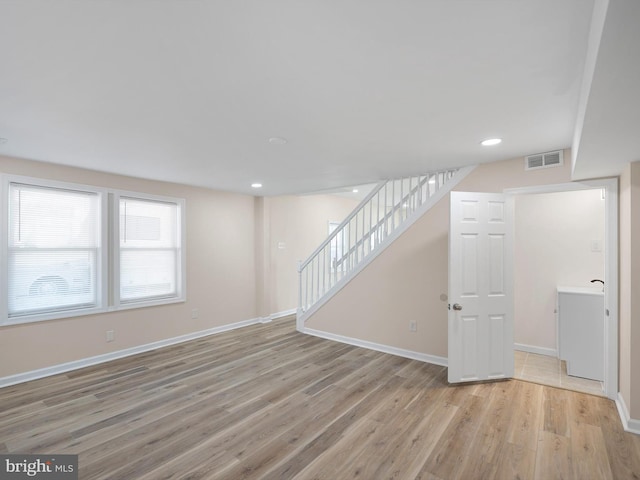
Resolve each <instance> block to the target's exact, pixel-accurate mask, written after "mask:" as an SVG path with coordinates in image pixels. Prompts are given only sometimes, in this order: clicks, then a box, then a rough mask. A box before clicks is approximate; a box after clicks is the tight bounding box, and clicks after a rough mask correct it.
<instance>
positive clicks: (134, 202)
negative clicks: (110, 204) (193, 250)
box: [118, 196, 182, 304]
mask: <svg viewBox="0 0 640 480" xmlns="http://www.w3.org/2000/svg"><path fill="white" fill-rule="evenodd" d="M180 207H181V205H180V203H178V202H171V201H159V200H151V199H148V198H136V197H128V196H121V197H120V198H119V202H118V210H119V257H120V262H119V283H120V288H119V301H120V303H121V304H128V303H135V302H142V301H144V302H146V301H149V300H155V299H163V298H176V297H179V296H180V294H181V281H180V279H181V263H182V261H181V234H180V233H181V228H180V217H181V215H180V213H181V208H180Z"/></svg>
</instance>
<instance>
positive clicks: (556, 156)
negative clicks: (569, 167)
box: [524, 150, 563, 170]
mask: <svg viewBox="0 0 640 480" xmlns="http://www.w3.org/2000/svg"><path fill="white" fill-rule="evenodd" d="M562 164H563V157H562V150H557V151H555V152H546V153H536V154H535V155H529V156H528V157H525V158H524V169H525V170H536V169H538V168H548V167H559V166H560V165H562Z"/></svg>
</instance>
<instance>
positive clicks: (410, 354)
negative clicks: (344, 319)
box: [300, 327, 448, 367]
mask: <svg viewBox="0 0 640 480" xmlns="http://www.w3.org/2000/svg"><path fill="white" fill-rule="evenodd" d="M300 331H301V332H302V333H306V334H308V335H313V336H315V337H320V338H325V339H327V340H333V341H336V342H340V343H346V344H349V345H353V346H355V347H362V348H368V349H369V350H375V351H377V352H383V353H390V354H392V355H398V356H399V357H405V358H410V359H412V360H419V361H421V362H426V363H433V364H435V365H441V366H443V367H446V366H447V365H448V360H447V359H446V358H445V357H438V356H436V355H428V354H426V353H420V352H414V351H412V350H405V349H403V348H396V347H391V346H389V345H382V344H380V343H374V342H368V341H366V340H360V339H358V338H352V337H345V336H344V335H337V334H335V333H329V332H323V331H321V330H315V329H313V328H306V327H305V328H303V329H302V330H300Z"/></svg>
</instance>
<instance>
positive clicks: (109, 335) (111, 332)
mask: <svg viewBox="0 0 640 480" xmlns="http://www.w3.org/2000/svg"><path fill="white" fill-rule="evenodd" d="M115 338H116V332H115V330H107V342H113V341H114V340H115Z"/></svg>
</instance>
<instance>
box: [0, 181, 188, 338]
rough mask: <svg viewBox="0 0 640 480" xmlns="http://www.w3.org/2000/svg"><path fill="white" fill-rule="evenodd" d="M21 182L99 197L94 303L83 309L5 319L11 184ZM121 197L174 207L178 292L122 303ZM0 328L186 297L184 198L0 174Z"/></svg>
mask: <svg viewBox="0 0 640 480" xmlns="http://www.w3.org/2000/svg"><path fill="white" fill-rule="evenodd" d="M11 183H22V184H25V185H33V186H37V187H41V188H52V189H64V190H70V191H80V192H89V193H96V194H97V195H99V201H100V209H99V210H100V235H99V236H100V248H99V253H98V260H97V265H96V267H97V279H96V306H95V307H86V308H69V309H60V310H56V311H50V312H45V313H33V314H24V315H19V316H14V317H11V318H10V317H9V311H8V286H9V284H8V280H9V279H8V265H7V260H8V258H9V256H8V255H9V200H8V195H9V185H10V184H11ZM120 197H127V198H134V199H140V200H148V201H158V202H164V203H173V204H176V205H177V207H178V242H179V254H178V259H177V260H178V265H177V266H176V270H177V273H176V276H177V278H176V287H177V294H176V295H174V296H170V297H169V296H167V297H157V298H152V299H145V300H140V301H127V302H120V252H119V246H120V236H119V235H120V232H119V225H120V220H119V204H120ZM0 223H1V224H0V255H2V259H3V261H2V267H1V268H0V326H5V325H19V324H25V323H33V322H41V321H46V320H55V319H61V318H71V317H80V316H86V315H93V314H98V313H105V312H109V311H117V310H129V309H134V308H144V307H150V306H156V305H167V304H172V303H181V302H185V301H186V293H187V290H186V288H187V284H186V278H187V276H186V265H187V264H186V244H187V243H186V231H187V229H186V201H185V200H184V199H182V198H174V197H167V196H160V195H152V194H147V193H141V192H134V191H125V190H116V189H110V188H103V187H96V186H92V185H84V184H79V183H71V182H60V181H56V180H48V179H42V178H35V177H29V176H22V175H12V174H0Z"/></svg>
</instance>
